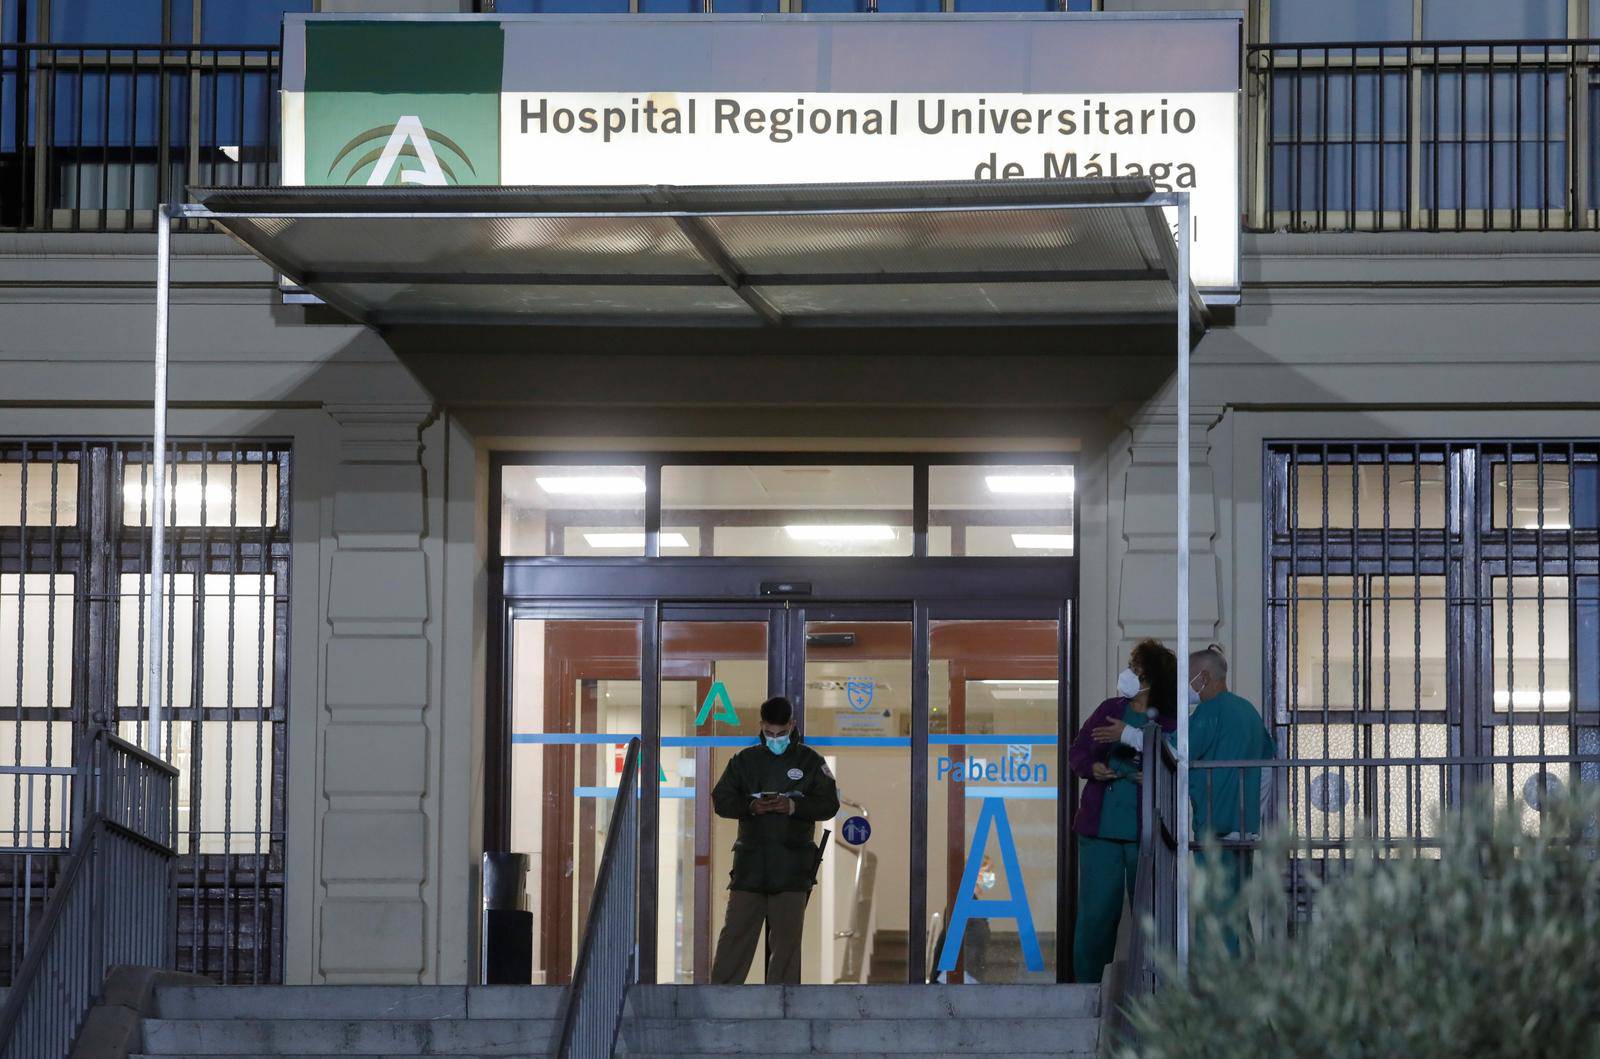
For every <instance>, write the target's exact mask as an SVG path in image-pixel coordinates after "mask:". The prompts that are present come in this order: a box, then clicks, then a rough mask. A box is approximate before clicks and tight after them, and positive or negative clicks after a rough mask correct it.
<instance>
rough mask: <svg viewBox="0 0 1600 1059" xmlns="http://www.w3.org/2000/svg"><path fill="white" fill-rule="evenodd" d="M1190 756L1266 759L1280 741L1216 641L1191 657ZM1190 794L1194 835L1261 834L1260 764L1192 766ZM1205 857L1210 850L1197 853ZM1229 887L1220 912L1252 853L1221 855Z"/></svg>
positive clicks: (1235, 945)
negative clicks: (1234, 683) (1232, 680)
mask: <svg viewBox="0 0 1600 1059" xmlns="http://www.w3.org/2000/svg"><path fill="white" fill-rule="evenodd" d="M1189 701H1190V703H1191V704H1192V705H1193V710H1192V712H1191V713H1190V715H1189V760H1190V761H1191V762H1201V761H1263V760H1271V759H1272V758H1273V757H1275V756H1276V754H1277V744H1276V743H1275V742H1274V740H1273V738H1272V734H1271V733H1270V732H1268V731H1267V726H1266V725H1265V724H1264V723H1263V722H1262V720H1261V713H1260V711H1258V710H1257V709H1256V708H1255V706H1254V705H1253V704H1252V703H1251V702H1250V701H1249V700H1248V699H1245V698H1243V697H1241V696H1239V695H1236V694H1234V693H1233V692H1232V691H1229V690H1228V660H1227V658H1226V657H1225V656H1224V655H1223V653H1222V648H1220V647H1218V646H1217V645H1215V644H1212V645H1211V646H1210V647H1207V648H1205V649H1204V650H1202V651H1196V652H1194V653H1193V654H1192V655H1190V656H1189ZM1189 798H1190V801H1192V802H1193V803H1194V837H1195V838H1196V840H1198V841H1201V842H1204V841H1205V840H1207V839H1208V838H1211V839H1217V840H1219V841H1230V840H1240V839H1248V838H1254V837H1258V836H1259V835H1260V834H1261V804H1262V776H1261V770H1260V769H1259V768H1224V769H1202V768H1194V767H1192V766H1191V767H1190V769H1189ZM1197 856H1198V857H1199V858H1200V859H1204V857H1205V854H1204V853H1200V854H1198V855H1197ZM1220 859H1221V863H1222V864H1223V866H1224V867H1225V868H1226V869H1227V871H1226V882H1225V884H1224V885H1225V886H1226V889H1225V891H1224V892H1223V894H1222V895H1221V899H1220V903H1219V904H1218V906H1217V908H1218V910H1219V911H1222V910H1226V909H1228V908H1229V907H1231V905H1232V902H1233V901H1234V900H1235V899H1236V898H1237V896H1238V892H1239V890H1240V888H1241V887H1242V886H1243V885H1244V880H1245V877H1246V876H1247V875H1248V874H1249V871H1250V861H1249V855H1248V854H1247V853H1245V852H1243V851H1241V850H1238V849H1224V850H1222V851H1221V854H1220ZM1223 937H1224V941H1225V943H1226V944H1227V946H1228V950H1229V952H1232V953H1234V954H1237V953H1238V951H1239V937H1238V935H1237V933H1236V932H1235V931H1233V930H1232V929H1231V928H1230V929H1227V930H1225V931H1224V932H1223Z"/></svg>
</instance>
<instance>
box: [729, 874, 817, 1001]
mask: <svg viewBox="0 0 1600 1059" xmlns="http://www.w3.org/2000/svg"><path fill="white" fill-rule="evenodd" d="M808 896H810V895H809V894H807V893H805V892H804V891H796V892H794V893H782V894H758V893H752V892H751V891H749V890H730V891H729V892H728V918H727V919H725V920H724V921H723V923H722V933H721V935H719V936H718V938H717V955H716V958H715V959H713V960H712V963H711V981H712V982H714V983H715V984H717V985H743V984H744V981H745V979H746V978H747V977H748V976H749V974H750V964H751V963H752V962H753V961H754V960H755V956H756V944H757V943H758V942H760V940H761V933H762V930H763V929H765V930H766V935H767V968H766V975H765V976H764V981H765V982H766V983H767V984H768V985H799V984H800V935H801V932H802V931H803V930H804V929H805V922H806V898H807V897H808Z"/></svg>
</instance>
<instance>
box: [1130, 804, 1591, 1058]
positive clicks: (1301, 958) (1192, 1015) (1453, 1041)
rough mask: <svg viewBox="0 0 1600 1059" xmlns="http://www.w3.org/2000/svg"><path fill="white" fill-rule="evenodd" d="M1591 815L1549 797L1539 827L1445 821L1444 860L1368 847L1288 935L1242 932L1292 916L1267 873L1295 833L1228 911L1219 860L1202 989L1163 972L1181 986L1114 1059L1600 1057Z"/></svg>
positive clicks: (1137, 1013) (1206, 870)
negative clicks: (1237, 942) (1231, 943)
mask: <svg viewBox="0 0 1600 1059" xmlns="http://www.w3.org/2000/svg"><path fill="white" fill-rule="evenodd" d="M1580 792H1581V788H1580ZM1597 810H1600V800H1597V799H1596V797H1595V796H1594V795H1592V794H1589V793H1579V794H1576V795H1574V796H1571V797H1567V798H1564V799H1560V800H1553V799H1550V800H1547V801H1546V805H1545V811H1544V812H1543V814H1541V815H1540V816H1539V817H1537V818H1535V819H1536V820H1537V824H1536V825H1535V826H1534V827H1533V828H1532V829H1530V828H1529V827H1528V826H1527V824H1526V820H1525V818H1523V817H1520V816H1519V815H1518V814H1517V813H1515V812H1514V811H1509V810H1505V809H1500V810H1495V809H1494V808H1493V807H1492V806H1487V805H1477V806H1476V807H1474V808H1472V809H1470V810H1467V811H1463V812H1460V813H1452V814H1449V815H1448V816H1447V817H1445V818H1443V819H1441V820H1440V821H1439V823H1438V827H1437V831H1438V833H1439V834H1440V836H1441V844H1440V847H1439V848H1438V849H1431V850H1417V849H1408V850H1403V851H1399V852H1398V853H1397V852H1395V851H1393V850H1390V851H1388V852H1387V853H1386V854H1385V853H1380V851H1378V850H1377V849H1375V848H1371V847H1368V848H1363V849H1358V850H1356V851H1355V852H1354V853H1353V854H1352V855H1350V856H1349V859H1348V860H1346V861H1344V862H1342V863H1340V864H1339V865H1338V867H1340V868H1341V869H1343V870H1341V871H1339V872H1330V873H1329V879H1328V881H1327V882H1326V883H1325V884H1322V885H1320V886H1316V887H1315V888H1314V890H1313V892H1312V898H1313V903H1312V908H1313V909H1314V914H1313V916H1312V917H1311V920H1310V921H1309V922H1302V923H1301V924H1300V925H1299V927H1298V929H1297V930H1296V932H1295V936H1293V937H1290V936H1288V932H1287V931H1286V930H1284V929H1282V927H1281V926H1279V927H1278V929H1275V930H1271V929H1269V930H1264V931H1262V932H1260V933H1261V936H1259V937H1256V938H1254V939H1251V938H1249V936H1248V928H1247V927H1246V926H1245V925H1244V918H1245V915H1246V913H1245V911H1244V909H1245V908H1246V906H1253V907H1254V908H1255V909H1257V910H1258V911H1264V912H1265V915H1264V916H1262V917H1261V922H1263V923H1265V924H1278V925H1281V924H1284V923H1286V922H1288V916H1287V913H1288V898H1287V897H1286V894H1285V887H1284V885H1283V876H1282V874H1280V873H1279V872H1276V871H1268V870H1265V865H1268V864H1274V865H1279V866H1282V865H1285V864H1287V863H1288V860H1287V858H1288V856H1289V854H1290V853H1291V851H1292V848H1293V847H1292V844H1291V843H1290V842H1289V841H1288V840H1287V839H1286V838H1284V837H1283V836H1278V837H1276V838H1274V839H1271V840H1269V841H1268V842H1267V843H1266V844H1265V848H1264V849H1263V850H1262V851H1261V852H1260V853H1258V854H1257V855H1256V858H1257V859H1256V865H1257V869H1256V871H1255V872H1254V874H1253V875H1252V877H1251V878H1250V879H1249V880H1247V881H1246V883H1245V894H1246V895H1247V900H1243V901H1241V900H1234V901H1231V902H1228V901H1226V900H1219V896H1218V895H1219V894H1222V895H1224V897H1225V894H1226V890H1225V888H1224V887H1223V885H1222V884H1223V877H1222V874H1221V873H1222V869H1221V868H1220V867H1219V866H1218V865H1217V863H1216V860H1215V858H1210V859H1209V861H1208V863H1206V864H1202V865H1197V867H1196V875H1197V879H1196V885H1195V901H1194V908H1195V911H1196V914H1195V916H1194V921H1195V923H1196V924H1197V931H1196V933H1197V936H1196V939H1195V943H1194V952H1193V954H1192V956H1191V960H1190V974H1189V977H1188V981H1189V983H1191V986H1190V988H1187V989H1186V988H1183V986H1182V983H1181V981H1177V980H1176V978H1175V975H1174V969H1173V968H1170V967H1169V968H1168V969H1167V975H1166V976H1165V980H1166V981H1167V982H1168V983H1172V984H1168V985H1167V986H1166V987H1165V988H1163V989H1162V990H1161V991H1160V992H1159V993H1157V995H1156V996H1155V997H1154V998H1151V999H1149V1000H1146V1001H1143V1002H1140V1003H1136V1004H1135V1005H1133V1007H1132V1008H1131V1009H1130V1011H1129V1015H1130V1020H1131V1023H1132V1025H1133V1027H1134V1029H1135V1031H1136V1032H1137V1034H1138V1044H1137V1046H1136V1047H1129V1046H1123V1047H1121V1048H1120V1049H1119V1055H1120V1057H1122V1059H1133V1057H1135V1056H1142V1057H1146V1059H1168V1057H1173V1059H1175V1057H1180V1056H1181V1057H1186V1059H1187V1057H1196V1059H1197V1057H1209V1056H1217V1057H1227V1059H1241V1057H1255V1056H1330V1057H1343V1056H1406V1057H1412V1059H1432V1057H1435V1056H1437V1057H1445V1056H1448V1057H1451V1059H1456V1057H1460V1056H1471V1057H1474V1059H1486V1057H1492V1056H1560V1057H1563V1059H1566V1057H1587V1056H1600V859H1597V857H1596V829H1595V825H1594V821H1595V819H1596V812H1597ZM1301 855H1302V856H1303V855H1305V854H1304V851H1301ZM1219 905H1220V906H1221V910H1220V911H1219ZM1227 929H1234V930H1238V931H1240V932H1241V935H1242V936H1244V937H1245V938H1246V940H1245V941H1244V943H1243V945H1242V946H1240V948H1241V949H1242V952H1241V953H1240V954H1239V955H1230V954H1229V952H1228V951H1227V947H1226V946H1225V945H1224V944H1222V943H1221V939H1222V937H1223V931H1225V930H1227Z"/></svg>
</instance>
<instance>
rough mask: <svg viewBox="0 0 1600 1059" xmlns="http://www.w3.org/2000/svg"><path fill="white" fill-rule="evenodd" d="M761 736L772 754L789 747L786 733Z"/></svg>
mask: <svg viewBox="0 0 1600 1059" xmlns="http://www.w3.org/2000/svg"><path fill="white" fill-rule="evenodd" d="M762 738H763V739H765V740H766V741H767V749H768V750H770V751H772V752H773V753H774V754H781V753H783V752H784V751H785V750H788V749H789V736H788V733H784V734H783V735H779V736H771V735H768V736H763V737H762Z"/></svg>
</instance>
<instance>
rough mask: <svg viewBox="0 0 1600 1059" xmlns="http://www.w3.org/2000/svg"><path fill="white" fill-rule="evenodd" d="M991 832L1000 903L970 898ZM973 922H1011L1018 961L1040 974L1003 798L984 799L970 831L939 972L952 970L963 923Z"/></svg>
mask: <svg viewBox="0 0 1600 1059" xmlns="http://www.w3.org/2000/svg"><path fill="white" fill-rule="evenodd" d="M991 826H992V827H993V828H994V832H995V838H996V839H997V840H998V841H999V843H1000V862H1001V863H1002V864H1004V865H1005V869H1006V889H1007V891H1008V892H1009V894H1010V896H1008V897H1006V898H1005V899H1004V900H984V899H982V898H978V897H974V896H973V895H972V891H973V888H974V887H975V886H977V885H978V869H979V868H980V867H981V866H982V864H983V850H984V847H985V846H987V845H988V844H989V829H990V827H991ZM974 919H1015V920H1016V921H1017V936H1018V938H1019V939H1020V940H1021V942H1022V958H1023V962H1025V963H1026V964H1027V967H1028V970H1030V971H1043V970H1044V955H1043V954H1042V953H1040V951H1039V936H1038V935H1037V934H1036V933H1034V929H1033V913H1032V912H1030V911H1028V888H1027V887H1026V886H1025V885H1024V884H1023V882H1022V866H1021V865H1020V864H1018V863H1017V843H1016V840H1015V839H1013V838H1012V837H1011V818H1010V817H1009V816H1007V815H1006V803H1005V799H1003V798H985V799H984V800H983V811H982V812H980V813H979V814H978V824H977V826H976V827H975V828H973V830H972V848H971V849H970V850H968V851H967V867H966V870H965V871H963V872H962V873H961V889H960V890H958V891H957V892H956V903H955V907H954V908H953V909H952V910H951V912H950V929H949V930H948V931H947V932H946V933H945V936H944V949H943V950H941V951H940V953H939V971H940V973H944V972H946V971H953V970H955V969H956V958H957V956H959V955H960V953H961V939H962V937H963V936H964V935H965V934H966V933H967V923H968V922H969V921H970V920H974Z"/></svg>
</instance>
